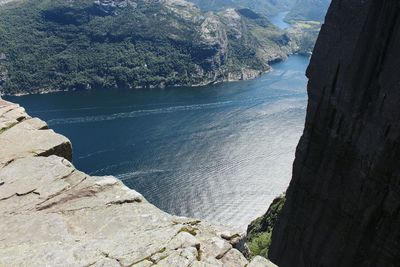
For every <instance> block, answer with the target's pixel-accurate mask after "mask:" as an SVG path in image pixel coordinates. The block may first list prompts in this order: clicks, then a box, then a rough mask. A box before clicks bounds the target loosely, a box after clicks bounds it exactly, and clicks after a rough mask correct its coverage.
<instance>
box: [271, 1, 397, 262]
mask: <svg viewBox="0 0 400 267" xmlns="http://www.w3.org/2000/svg"><path fill="white" fill-rule="evenodd" d="M399 7H400V1H398V0H334V1H333V3H332V5H331V7H330V9H329V11H328V14H327V17H326V23H325V25H324V26H323V28H322V31H321V33H320V36H319V39H318V42H317V45H316V47H315V50H314V55H313V58H312V60H311V63H310V66H309V69H308V71H307V76H308V77H309V78H310V81H309V85H308V94H309V104H308V111H307V119H306V126H305V130H304V134H303V137H302V138H301V141H300V143H299V145H298V148H297V152H296V160H295V162H294V166H293V178H292V181H291V184H290V186H289V189H288V192H287V202H286V203H287V204H286V205H285V207H284V209H283V212H282V214H281V216H280V218H279V220H278V222H277V224H276V226H275V228H274V232H273V236H272V245H271V248H270V253H269V256H270V258H271V259H272V260H273V261H274V262H275V263H277V264H278V265H279V266H280V267H287V266H290V267H292V266H295V267H301V266H363V267H365V266H374V267H379V266H385V267H387V266H400V212H399V209H400V17H399V15H400V14H399V13H400V11H399Z"/></svg>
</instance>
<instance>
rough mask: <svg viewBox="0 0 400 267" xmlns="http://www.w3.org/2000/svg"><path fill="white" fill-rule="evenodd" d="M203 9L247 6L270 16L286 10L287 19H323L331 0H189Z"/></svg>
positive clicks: (216, 9) (213, 9)
mask: <svg viewBox="0 0 400 267" xmlns="http://www.w3.org/2000/svg"><path fill="white" fill-rule="evenodd" d="M190 1H191V2H193V3H195V4H196V5H198V6H199V7H200V8H201V9H203V10H206V11H207V10H210V11H218V10H221V9H225V8H232V7H234V8H249V9H252V10H254V11H256V12H258V13H262V14H264V15H268V16H272V15H276V14H277V13H279V12H288V14H287V19H288V20H315V21H323V20H324V17H325V13H326V11H327V9H328V7H329V4H330V2H331V0H190Z"/></svg>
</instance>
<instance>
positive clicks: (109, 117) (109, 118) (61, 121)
mask: <svg viewBox="0 0 400 267" xmlns="http://www.w3.org/2000/svg"><path fill="white" fill-rule="evenodd" d="M287 96H292V97H296V96H302V94H282V95H278V96H273V97H267V98H253V99H247V100H241V101H222V102H214V103H207V104H195V105H183V106H173V107H166V108H157V109H144V110H134V111H130V112H121V113H114V114H110V115H95V116H86V117H73V118H60V119H51V120H49V121H47V124H48V125H49V126H54V125H60V124H74V123H88V122H99V121H112V120H117V119H126V118H137V117H143V116H149V115H157V114H168V113H174V112H182V111H195V110H203V109H213V108H221V107H227V106H230V105H236V104H246V103H248V104H251V105H254V104H261V103H262V102H263V101H265V100H266V99H271V98H276V99H280V98H283V97H287ZM257 101H260V103H256V102H257Z"/></svg>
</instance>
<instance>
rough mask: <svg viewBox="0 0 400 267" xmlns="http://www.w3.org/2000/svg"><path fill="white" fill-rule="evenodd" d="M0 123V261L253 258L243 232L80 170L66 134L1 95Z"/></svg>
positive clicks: (160, 262)
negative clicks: (241, 246)
mask: <svg viewBox="0 0 400 267" xmlns="http://www.w3.org/2000/svg"><path fill="white" fill-rule="evenodd" d="M0 123H1V124H0V125H1V131H0V221H1V223H0V266H118V267H120V266H193V267H207V266H209V267H214V266H232V267H236V266H237V267H243V266H246V265H247V264H248V263H249V262H248V261H247V260H246V258H245V257H244V256H243V255H242V254H241V253H240V252H239V251H238V250H236V249H235V248H234V247H235V246H236V244H237V242H238V238H239V237H240V234H239V233H236V232H234V231H230V230H229V229H225V228H224V227H221V226H216V225H211V224H209V223H206V222H202V221H200V220H195V219H190V218H184V217H177V216H172V215H170V214H167V213H165V212H163V211H161V210H159V209H158V208H156V207H155V206H153V205H151V204H150V203H148V202H147V201H146V200H145V199H144V198H143V196H142V195H140V194H139V193H137V192H135V191H133V190H130V189H129V188H127V187H126V186H125V185H123V183H122V182H121V181H119V180H118V179H116V178H114V177H91V176H89V175H87V174H85V173H83V172H80V171H78V170H76V169H75V168H74V166H73V165H72V164H71V163H70V161H69V160H71V144H70V142H69V141H68V139H67V138H65V137H63V136H61V135H59V134H56V133H54V132H53V131H52V130H49V129H47V126H46V124H45V123H44V122H43V121H41V120H39V119H37V118H31V117H29V116H28V115H27V114H26V113H25V111H24V109H23V108H22V107H20V106H18V105H16V104H12V103H9V102H6V101H3V100H1V99H0ZM260 262H261V265H260ZM262 262H263V261H260V259H257V262H254V264H257V265H254V264H253V265H251V266H268V265H267V264H266V263H265V262H264V263H265V264H264V265H263V263H262Z"/></svg>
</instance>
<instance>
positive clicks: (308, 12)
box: [286, 0, 331, 21]
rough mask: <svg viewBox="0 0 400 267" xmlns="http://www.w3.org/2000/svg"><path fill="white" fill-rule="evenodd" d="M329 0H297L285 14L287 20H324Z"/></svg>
mask: <svg viewBox="0 0 400 267" xmlns="http://www.w3.org/2000/svg"><path fill="white" fill-rule="evenodd" d="M330 3H331V0H297V1H296V3H295V4H294V5H293V7H292V8H291V9H290V12H289V13H288V15H287V16H286V19H287V20H289V21H296V20H306V21H307V20H312V21H324V18H325V14H326V11H327V10H328V7H329V4H330Z"/></svg>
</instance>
